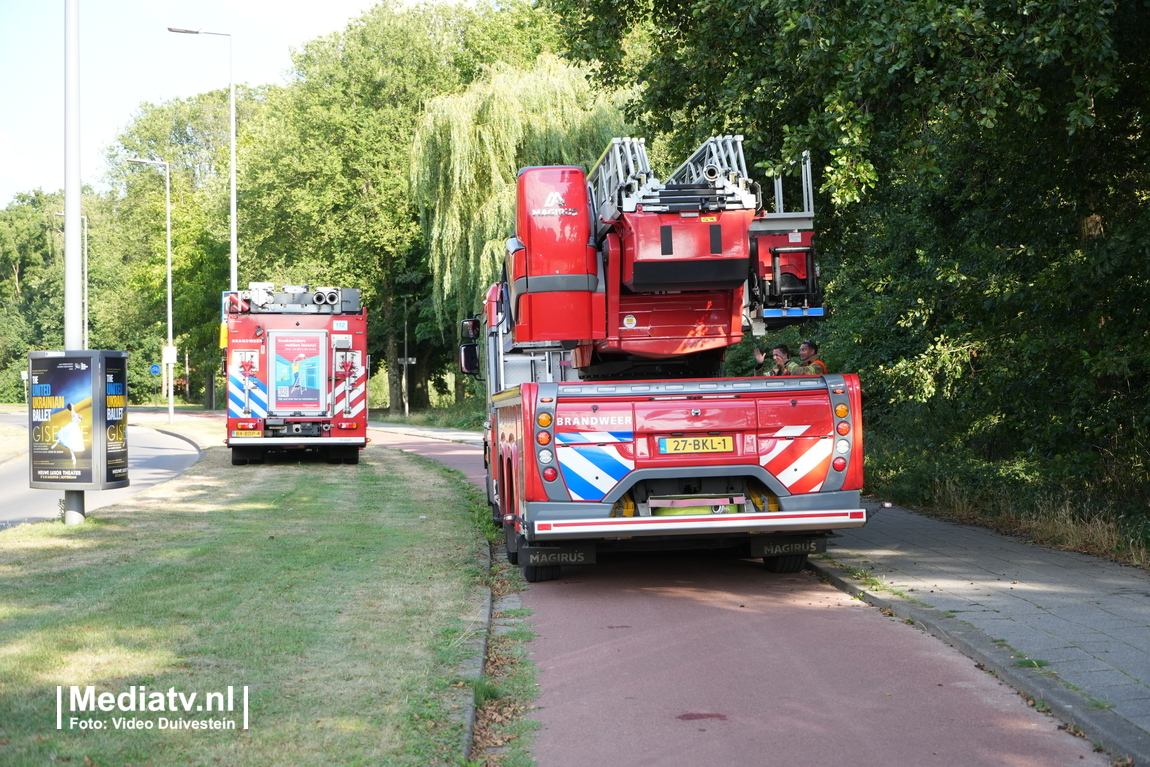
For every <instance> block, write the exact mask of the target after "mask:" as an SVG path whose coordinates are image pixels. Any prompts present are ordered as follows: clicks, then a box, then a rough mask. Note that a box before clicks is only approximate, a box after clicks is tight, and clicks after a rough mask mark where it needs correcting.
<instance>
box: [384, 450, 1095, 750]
mask: <svg viewBox="0 0 1150 767" xmlns="http://www.w3.org/2000/svg"><path fill="white" fill-rule="evenodd" d="M371 438H372V442H373V444H376V445H380V446H383V447H386V448H390V449H397V450H405V451H408V452H412V453H418V454H420V455H424V456H427V457H429V458H432V459H435V460H437V461H440V462H442V463H444V464H445V465H447V466H449V467H451V468H453V469H457V470H459V471H461V472H462V473H463V474H464V475H465V476H466V477H467V478H468V479H469V480H470V481H472V482H473V483H475V484H476V485H477V486H479V487H483V480H484V470H483V451H482V448H481V447H479V446H477V445H469V444H461V443H458V442H449V441H444V440H441V439H429V438H426V437H421V436H415V435H412V434H400V433H396V432H395V431H380V430H378V429H375V428H372V429H371ZM599 560H600V563H599V564H597V565H591V566H587V567H565V568H564V570H563V577H562V579H560V580H558V581H549V582H544V583H536V584H532V585H531V586H530V587H529V588H528V590H527V591H526V592H524V593H523V594H522V595H521V596H522V601H523V604H524V606H525V607H527V608H529V609H531V610H532V612H533V615H532V617H531V620H532V622H533V624H534V630H535V631H536V632H538V636H537V637H536V638H535V639H533V640H532V641H531V644H530V653H531V657H532V660H533V661H534V663H535V664H536V667H537V668H538V682H539V686H540V690H541V693H540V696H539V698H538V699H537V700H536V706H537V710H536V711H535V712H534V718H535V719H537V720H538V721H539V722H541V723H542V729H541V730H540V731H539V732H538V734H537V736H536V739H535V743H534V748H533V756H534V757H535V759H536V760H537V762H538V764H539V765H540V767H567V766H571V767H576V766H578V767H586V765H605V766H610V767H639V766H640V765H659V766H660V767H676V766H678V765H682V766H683V767H701V766H705V765H733V764H739V765H788V766H789V765H799V764H812V765H818V764H835V765H843V766H844V767H870V766H872V765H873V766H874V767H892V766H897V765H921V764H926V765H940V766H943V767H978V766H981V765H985V766H986V767H1002V766H1004V765H1005V766H1010V767H1015V766H1019V767H1023V766H1026V767H1050V766H1052V765H1071V764H1075V765H1095V766H1097V767H1101V766H1102V765H1106V764H1107V763H1108V761H1107V759H1106V758H1105V756H1104V755H1102V754H1097V753H1094V752H1093V749H1092V747H1091V744H1090V743H1089V742H1088V741H1086V740H1084V739H1082V738H1075V737H1073V736H1071V735H1069V734H1067V733H1066V732H1063V731H1061V730H1059V729H1058V721H1057V720H1055V719H1053V718H1051V717H1048V716H1045V715H1043V714H1041V713H1039V712H1037V711H1035V710H1034V709H1032V708H1029V707H1028V706H1027V704H1026V703H1025V701H1023V700H1022V698H1021V697H1019V695H1018V694H1017V693H1015V691H1014V690H1012V689H1011V688H1010V687H1008V686H1007V685H1005V684H1003V683H1001V682H999V681H998V680H997V679H995V678H994V677H993V676H991V675H989V674H987V673H985V672H983V671H981V670H979V669H978V668H977V667H976V666H975V663H974V662H973V661H971V660H970V659H969V658H966V657H965V656H963V655H962V654H960V653H959V652H958V651H957V650H954V649H953V648H951V647H948V646H947V645H945V644H943V643H942V642H940V641H938V640H937V639H935V638H933V637H931V636H929V635H927V634H926V633H924V632H922V631H921V630H918V629H916V628H913V627H911V626H907V625H905V624H903V623H901V622H900V621H898V620H896V619H894V618H889V617H886V616H884V615H883V614H882V613H880V612H879V611H878V610H876V609H874V608H871V607H868V606H866V605H864V604H863V603H862V602H859V601H857V600H854V599H851V598H850V597H848V596H847V595H845V594H843V593H842V592H840V591H838V590H836V589H835V588H833V587H832V586H829V585H825V584H822V583H820V582H819V581H818V580H817V579H816V578H814V577H813V576H812V575H811V574H809V573H801V574H795V575H778V574H772V573H768V572H766V570H765V569H764V568H763V566H762V563H761V562H760V561H757V560H744V559H737V558H734V557H730V556H722V555H719V554H714V553H695V552H669V553H644V554H602V555H600V558H599Z"/></svg>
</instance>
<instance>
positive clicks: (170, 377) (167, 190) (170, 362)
mask: <svg viewBox="0 0 1150 767" xmlns="http://www.w3.org/2000/svg"><path fill="white" fill-rule="evenodd" d="M128 162H131V163H136V164H137V165H157V166H159V165H162V166H164V204H165V206H166V208H167V237H168V345H167V346H166V347H164V354H163V357H162V359H161V361H162V362H163V365H164V371H165V376H166V379H165V380H166V382H167V387H168V423H172V422H173V421H174V420H175V414H176V398H175V393H174V391H173V390H174V389H175V386H173V381H174V379H175V377H176V376H175V369H176V347H175V346H173V345H172V173H171V166H170V165H168V163H166V162H164V161H163V160H128Z"/></svg>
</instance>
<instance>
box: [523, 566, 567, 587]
mask: <svg viewBox="0 0 1150 767" xmlns="http://www.w3.org/2000/svg"><path fill="white" fill-rule="evenodd" d="M558 579H559V565H524V566H523V580H525V581H527V582H528V583H539V582H540V581H554V580H558Z"/></svg>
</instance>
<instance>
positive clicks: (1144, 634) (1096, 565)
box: [827, 504, 1150, 742]
mask: <svg viewBox="0 0 1150 767" xmlns="http://www.w3.org/2000/svg"><path fill="white" fill-rule="evenodd" d="M868 505H870V506H871V508H870V512H871V514H872V516H871V519H870V521H868V523H867V525H866V527H863V528H861V529H859V530H844V531H841V534H842V537H840V538H836V539H833V540H832V541H831V542H830V544H831V545H830V546H828V549H827V555H828V556H829V557H831V558H833V559H834V560H835V561H836V562H838V563H839V564H840V565H842V566H843V567H844V568H849V569H850V570H852V571H854V572H855V573H857V572H858V571H860V570H865V571H866V572H867V573H869V575H870V577H872V578H874V579H876V580H878V581H879V582H881V583H882V587H881V588H876V587H874V586H871V587H870V589H869V590H870V591H872V592H873V593H876V594H879V595H882V596H883V597H886V598H889V599H892V600H898V599H900V597H901V598H902V600H903V601H907V600H913V601H914V602H912V603H911V604H914V603H918V605H919V606H920V607H925V608H928V609H927V611H925V612H926V613H927V614H929V613H937V614H938V615H939V616H940V617H942V618H947V619H950V618H953V619H956V620H958V621H961V622H962V623H963V624H964V625H966V626H969V627H973V628H975V629H977V630H978V631H980V632H982V633H983V634H985V637H986V638H987V639H989V640H990V643H992V644H993V645H997V646H998V647H999V648H1001V649H1003V650H1006V651H1009V653H1010V656H1009V657H1011V658H1014V659H1015V660H1014V663H1015V664H1016V665H1020V664H1019V662H1020V661H1022V662H1025V661H1027V660H1030V661H1037V663H1035V664H1032V665H1034V666H1037V667H1038V668H1036V669H1034V673H1038V674H1041V675H1043V676H1046V677H1048V679H1054V680H1056V681H1058V682H1060V683H1061V685H1062V686H1063V687H1064V688H1065V689H1066V690H1069V691H1071V692H1075V693H1077V694H1078V695H1080V696H1081V697H1082V698H1083V699H1084V701H1083V703H1084V708H1085V709H1087V710H1093V711H1109V712H1112V713H1113V714H1116V715H1118V716H1119V717H1121V718H1122V719H1124V720H1125V721H1126V722H1129V723H1130V724H1132V725H1134V726H1135V728H1137V729H1136V730H1132V732H1134V733H1135V734H1136V736H1137V737H1136V740H1139V741H1143V742H1147V741H1146V740H1144V738H1143V737H1142V736H1145V738H1146V739H1150V574H1148V573H1147V572H1146V571H1145V570H1141V569H1137V568H1133V567H1124V566H1121V565H1117V564H1114V563H1111V562H1107V561H1105V560H1102V559H1098V558H1096V557H1091V556H1086V555H1084V554H1077V553H1073V552H1065V551H1056V550H1053V549H1047V548H1043V547H1041V546H1037V545H1034V544H1030V543H1027V542H1025V541H1023V540H1020V539H1017V538H1012V537H1008V536H1003V535H1000V534H998V533H994V532H991V531H988V530H983V529H979V528H974V527H967V526H963V525H956V524H951V523H947V522H941V521H937V520H933V519H929V518H927V517H924V516H922V515H920V514H916V513H914V512H911V511H909V510H907V509H901V508H898V507H895V508H889V509H879V508H876V506H877V504H868ZM929 608H933V610H930V609H929ZM1139 731H1140V732H1139Z"/></svg>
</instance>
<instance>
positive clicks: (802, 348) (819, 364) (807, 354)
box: [791, 341, 827, 376]
mask: <svg viewBox="0 0 1150 767" xmlns="http://www.w3.org/2000/svg"><path fill="white" fill-rule="evenodd" d="M799 359H800V360H801V362H798V363H796V364H795V366H794V368H793V370H792V372H791V375H796V376H822V375H826V374H827V366H826V363H825V362H823V361H822V360H820V359H819V345H818V344H816V343H815V342H814V341H803V342H802V343H801V344H799Z"/></svg>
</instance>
